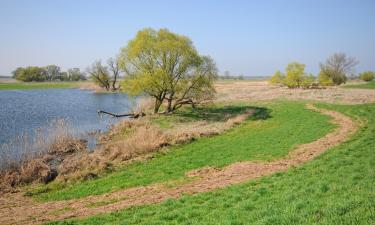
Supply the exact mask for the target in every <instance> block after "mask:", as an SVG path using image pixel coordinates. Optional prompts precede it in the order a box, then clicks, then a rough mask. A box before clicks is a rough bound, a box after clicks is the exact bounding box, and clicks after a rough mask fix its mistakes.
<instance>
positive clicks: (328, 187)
mask: <svg viewBox="0 0 375 225" xmlns="http://www.w3.org/2000/svg"><path fill="white" fill-rule="evenodd" d="M319 106H320V107H324V108H328V109H332V110H337V111H340V112H343V113H345V114H347V115H349V116H352V117H354V118H361V119H363V120H367V124H366V125H364V126H363V127H362V128H361V129H360V131H359V132H358V133H357V134H356V135H355V136H354V137H353V138H352V139H351V140H350V141H347V142H345V143H343V144H341V145H340V146H338V147H335V148H333V149H331V150H329V151H327V152H325V153H324V154H322V155H321V156H319V157H318V158H317V159H315V160H313V161H311V162H308V163H306V164H304V165H303V166H301V167H298V168H293V169H290V170H289V171H287V172H285V173H277V174H274V175H271V176H266V177H263V178H260V179H257V180H253V181H250V182H247V183H244V184H241V185H233V186H230V187H227V188H224V189H221V190H216V191H213V192H209V193H200V194H196V195H186V196H184V197H182V198H180V199H177V200H167V201H164V202H162V203H160V204H155V205H149V206H137V207H132V208H129V209H125V210H122V211H119V212H114V213H110V214H102V215H98V216H94V217H90V218H86V219H81V220H70V221H65V222H58V223H56V224H264V225H266V224H270V225H273V224H290V225H292V224H295V225H299V224H327V225H335V224H337V225H342V224H353V225H355V224H369V225H370V224H375V201H374V199H375V169H374V168H375V138H374V135H375V117H374V116H373V115H374V114H375V104H366V105H356V106H344V105H326V104H320V105H319ZM272 109H273V110H274V111H273V113H272V116H273V119H272V120H273V121H272V120H267V121H256V122H249V123H247V124H244V125H243V126H242V127H240V128H237V129H235V130H233V131H232V132H229V133H228V134H226V135H223V136H221V137H220V138H223V137H225V136H230V134H236V133H235V132H236V131H240V130H241V129H244V128H245V127H247V129H244V130H242V131H243V132H245V131H246V133H247V131H249V132H250V133H252V135H254V133H257V132H261V131H260V130H258V131H257V129H262V130H263V129H271V128H270V127H272V125H271V124H273V126H274V128H273V131H276V133H277V130H278V129H281V127H283V124H282V123H283V121H282V119H284V120H285V119H287V122H285V123H290V126H291V127H294V128H295V125H293V124H294V123H295V121H294V119H293V117H297V118H299V119H297V120H300V119H302V118H304V116H302V117H300V116H299V114H300V113H302V114H304V113H303V110H301V109H300V108H299V107H298V105H294V104H284V105H283V104H281V105H277V106H272ZM276 110H282V112H280V111H276ZM285 111H288V112H289V113H290V114H289V118H285V116H286V115H284V114H287V113H286V112H285ZM297 112H299V113H298V114H291V113H297ZM280 114H281V115H280ZM283 115H284V116H283ZM278 118H279V119H278ZM314 118H315V115H310V116H309V117H308V118H305V119H306V120H308V121H310V122H307V123H309V124H304V123H305V122H306V121H303V120H301V121H300V123H303V125H301V126H302V128H298V129H299V130H298V132H297V133H299V134H301V133H303V134H305V133H306V132H307V133H310V132H309V131H308V129H311V130H315V132H316V133H319V134H320V135H321V134H322V133H324V132H326V131H327V129H323V130H320V129H317V128H314V127H319V126H326V125H324V124H322V122H319V123H320V124H319V125H313V127H310V126H311V125H312V124H314V122H313V121H315V123H317V122H318V121H322V120H315V119H314ZM320 119H321V118H320ZM277 121H278V122H277ZM323 121H324V120H323ZM263 124H267V126H266V125H263ZM303 126H307V128H303ZM252 127H254V130H253V128H252ZM304 129H306V130H304ZM286 130H287V129H286V128H284V131H286ZM292 131H293V129H290V131H289V134H291V133H292ZM323 131H324V132H323ZM265 132H267V131H265ZM312 133H313V132H312ZM241 135H242V134H241ZM252 135H249V137H251V136H252ZM268 135H270V134H268ZM291 136H293V135H291ZM316 136H317V135H316ZM217 138H219V137H217ZM273 138H275V136H270V137H269V138H268V141H269V142H273V141H274V140H273ZM283 138H285V136H283V135H282V134H281V133H279V137H278V138H277V139H278V140H277V141H280V142H284V140H283ZM288 138H289V136H288ZM312 138H313V137H312V136H311V135H310V139H312ZM215 139H216V138H215ZM306 139H309V138H306ZM306 139H304V141H306ZM253 141H254V140H251V142H250V141H249V142H248V143H247V144H250V145H251V146H253V147H254V146H256V145H255V144H253ZM294 141H296V140H294ZM202 142H205V141H204V140H202ZM197 143H200V141H198V142H196V143H195V144H197ZM262 145H265V146H267V147H272V144H268V143H262ZM189 146H190V145H189ZM228 146H232V145H229V144H228ZM280 146H281V148H283V146H284V144H281V145H280ZM273 147H275V146H273ZM290 147H291V146H289V148H290ZM259 148H261V146H259ZM252 149H256V148H252ZM252 149H251V150H250V149H249V151H248V153H249V152H251V153H252V152H253V150H252ZM262 149H263V150H264V149H267V148H262ZM231 151H237V150H236V148H234V146H233V148H231ZM268 151H272V150H268ZM256 152H257V151H256ZM265 155H278V154H272V153H270V152H267V154H266V153H264V155H263V157H265ZM241 157H243V155H242V156H241ZM263 157H260V158H263ZM223 158H224V157H223ZM245 158H251V157H250V156H249V155H248V154H247V155H246V156H245ZM265 158H267V157H265ZM224 161H227V160H225V159H224ZM218 164H220V163H218ZM98 188H100V187H98Z"/></svg>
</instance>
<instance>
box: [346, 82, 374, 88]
mask: <svg viewBox="0 0 375 225" xmlns="http://www.w3.org/2000/svg"><path fill="white" fill-rule="evenodd" d="M344 87H345V88H358V89H375V81H370V82H366V83H362V84H353V85H346V86H344Z"/></svg>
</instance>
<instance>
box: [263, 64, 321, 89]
mask: <svg viewBox="0 0 375 225" xmlns="http://www.w3.org/2000/svg"><path fill="white" fill-rule="evenodd" d="M285 71H286V75H284V74H283V73H281V72H280V71H277V72H276V73H275V75H273V76H272V77H271V79H270V83H272V84H282V85H285V86H287V87H288V88H310V87H312V86H313V84H314V81H315V79H314V76H313V75H311V74H310V75H307V74H306V73H305V65H304V64H301V63H298V62H293V63H290V64H289V65H288V66H287V67H286V69H285Z"/></svg>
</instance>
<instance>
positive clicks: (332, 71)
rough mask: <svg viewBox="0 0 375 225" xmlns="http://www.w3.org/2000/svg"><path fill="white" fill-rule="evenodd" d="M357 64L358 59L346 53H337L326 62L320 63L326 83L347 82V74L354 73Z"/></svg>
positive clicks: (338, 83)
mask: <svg viewBox="0 0 375 225" xmlns="http://www.w3.org/2000/svg"><path fill="white" fill-rule="evenodd" d="M357 64H358V61H357V60H356V59H355V58H353V57H348V56H347V55H346V54H344V53H335V54H333V55H332V56H330V57H329V58H328V59H327V60H326V62H325V63H320V75H321V76H322V80H323V81H324V83H326V84H332V85H340V84H343V83H344V84H345V83H346V80H347V76H348V75H350V74H352V72H353V70H354V67H355V66H356V65H357ZM328 80H329V81H328ZM325 86H328V85H325Z"/></svg>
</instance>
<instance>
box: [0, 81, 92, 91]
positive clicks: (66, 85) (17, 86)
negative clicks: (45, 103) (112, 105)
mask: <svg viewBox="0 0 375 225" xmlns="http://www.w3.org/2000/svg"><path fill="white" fill-rule="evenodd" d="M86 83H91V82H90V81H70V82H14V81H12V82H11V81H1V80H0V91H1V90H32V89H70V88H80V86H81V85H83V84H86Z"/></svg>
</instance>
